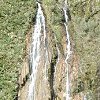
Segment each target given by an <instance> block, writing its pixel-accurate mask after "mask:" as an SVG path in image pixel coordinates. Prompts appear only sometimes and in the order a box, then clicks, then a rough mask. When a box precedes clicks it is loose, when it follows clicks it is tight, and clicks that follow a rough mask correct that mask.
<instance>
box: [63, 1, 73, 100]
mask: <svg viewBox="0 0 100 100" xmlns="http://www.w3.org/2000/svg"><path fill="white" fill-rule="evenodd" d="M63 11H64V16H65V21H66V22H65V23H64V25H65V28H66V38H67V50H66V51H67V56H66V59H65V63H66V65H67V68H66V71H67V79H66V100H70V85H69V84H70V79H69V64H68V59H69V57H70V54H71V50H70V49H71V45H70V36H69V32H68V15H67V1H66V0H65V6H64V8H63Z"/></svg>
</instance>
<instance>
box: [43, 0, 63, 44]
mask: <svg viewBox="0 0 100 100" xmlns="http://www.w3.org/2000/svg"><path fill="white" fill-rule="evenodd" d="M62 3H63V2H62V1H61V0H55V1H54V0H43V7H44V8H45V13H46V15H47V24H48V25H49V26H51V28H52V30H53V32H54V33H55V36H56V37H57V41H58V43H59V44H61V40H62V34H64V33H63V29H62V26H63V22H62V21H63V19H64V16H63V12H62Z"/></svg>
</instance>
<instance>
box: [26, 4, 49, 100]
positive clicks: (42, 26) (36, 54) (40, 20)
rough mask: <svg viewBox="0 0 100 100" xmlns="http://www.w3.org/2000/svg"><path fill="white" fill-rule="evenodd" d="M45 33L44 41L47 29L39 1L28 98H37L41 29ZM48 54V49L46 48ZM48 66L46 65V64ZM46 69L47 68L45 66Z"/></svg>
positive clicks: (33, 38)
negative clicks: (36, 82)
mask: <svg viewBox="0 0 100 100" xmlns="http://www.w3.org/2000/svg"><path fill="white" fill-rule="evenodd" d="M42 30H43V33H44V43H45V39H46V31H45V17H44V15H43V11H42V9H41V5H40V4H39V3H38V11H37V16H36V24H35V28H34V33H33V34H32V45H31V54H30V57H31V64H32V65H31V67H32V73H31V75H30V84H29V91H28V100H36V98H35V81H36V75H37V67H38V63H39V60H40V43H41V41H40V37H41V35H42V33H41V31H42ZM46 56H47V50H46ZM45 67H46V65H45ZM45 71H46V68H45Z"/></svg>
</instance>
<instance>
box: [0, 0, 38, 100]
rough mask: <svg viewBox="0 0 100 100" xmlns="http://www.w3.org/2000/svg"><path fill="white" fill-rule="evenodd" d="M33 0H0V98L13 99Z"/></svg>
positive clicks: (33, 8) (3, 99) (31, 15)
mask: <svg viewBox="0 0 100 100" xmlns="http://www.w3.org/2000/svg"><path fill="white" fill-rule="evenodd" d="M35 8H36V7H35V2H34V0H0V100H14V99H16V98H17V97H16V95H17V88H18V85H17V78H18V73H19V72H18V71H19V68H21V65H22V62H23V57H24V49H25V34H26V32H27V30H28V28H29V26H30V23H31V22H32V17H34V16H35Z"/></svg>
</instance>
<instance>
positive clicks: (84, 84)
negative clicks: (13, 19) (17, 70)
mask: <svg viewBox="0 0 100 100" xmlns="http://www.w3.org/2000/svg"><path fill="white" fill-rule="evenodd" d="M41 5H42V9H43V11H44V15H45V18H46V34H47V50H48V62H47V65H46V66H47V70H46V71H47V72H46V75H47V79H46V80H45V78H44V77H45V72H44V66H45V57H44V55H45V51H44V45H43V42H44V40H43V37H44V35H42V36H41V49H40V51H41V53H40V56H41V57H40V59H41V60H40V62H39V65H38V68H37V73H38V74H37V76H36V89H35V90H36V91H35V92H36V93H35V97H36V100H65V99H66V77H67V76H66V75H67V71H66V67H67V66H66V63H65V59H66V48H67V47H66V46H67V44H66V43H67V41H66V31H65V26H64V22H65V19H64V12H63V6H64V1H62V0H55V1H54V0H50V1H47V0H42V2H41ZM68 5H69V7H68V10H67V15H68V17H69V19H68V20H69V24H68V30H69V33H70V40H71V55H70V59H68V65H69V69H70V70H69V78H70V84H69V85H70V97H71V100H99V98H100V96H99V91H100V90H99V89H97V88H98V87H99V83H100V80H99V74H100V71H99V62H100V60H99V56H100V53H99V48H100V47H99V46H100V45H99V41H100V34H99V29H100V27H99V20H100V19H99V1H95V0H87V1H86V0H84V1H81V0H76V1H74V0H71V1H70V0H69V1H68ZM32 32H33V31H31V33H32ZM42 34H43V32H42ZM29 38H31V37H30V35H29ZM27 39H28V37H27ZM29 40H30V39H28V41H27V44H28V45H27V48H29V45H30V43H31V42H29ZM27 53H28V54H29V50H28V51H27ZM28 59H29V57H26V59H25V62H24V65H23V69H22V71H21V75H20V77H19V84H20V91H19V95H18V96H19V100H27V94H28V86H29V84H30V81H29V74H30V73H31V72H30V71H29V70H30V69H29V63H28Z"/></svg>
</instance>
